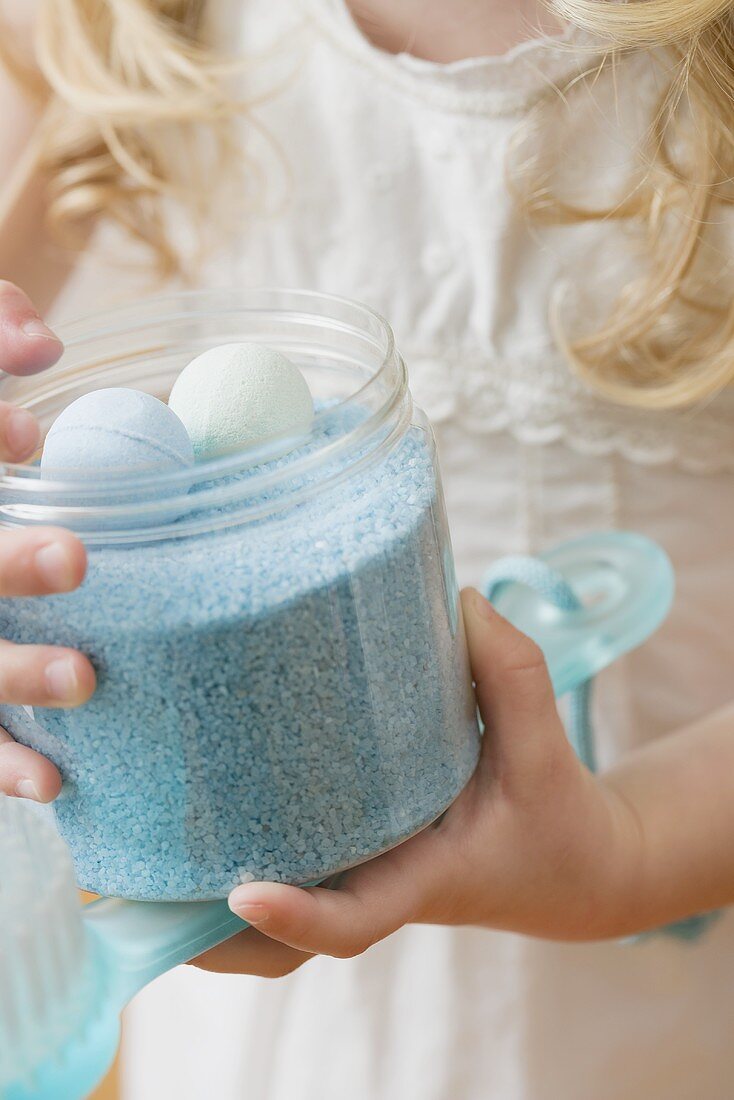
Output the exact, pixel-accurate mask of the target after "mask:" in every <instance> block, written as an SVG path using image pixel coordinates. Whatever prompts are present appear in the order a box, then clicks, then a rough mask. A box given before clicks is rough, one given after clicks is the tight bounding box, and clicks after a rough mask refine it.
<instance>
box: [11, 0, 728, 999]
mask: <svg viewBox="0 0 734 1100" xmlns="http://www.w3.org/2000/svg"><path fill="white" fill-rule="evenodd" d="M29 7H30V5H29ZM353 9H354V15H355V18H356V19H357V20H358V21H359V22H360V24H361V25H362V27H363V29H364V30H365V33H369V35H370V36H371V37H373V38H374V40H375V42H376V43H377V44H378V45H380V46H381V47H382V48H384V49H390V50H392V51H393V52H399V51H400V50H403V49H411V50H412V52H415V53H419V54H420V55H421V56H424V57H428V58H431V59H432V60H436V61H451V60H455V59H457V58H458V57H462V56H464V57H465V56H472V55H476V54H477V53H486V54H491V53H501V52H502V51H503V50H504V49H507V48H508V47H509V46H511V45H514V44H515V43H516V42H518V41H521V40H522V39H523V38H525V37H528V35H529V28H532V27H533V26H535V27H537V26H538V21H539V17H540V14H541V12H542V7H541V5H539V4H535V3H531V2H530V0H527V2H526V0H518V2H516V3H515V4H514V5H513V4H507V3H506V2H505V0H482V3H481V4H480V3H479V2H478V0H451V2H449V0H446V2H445V3H441V4H439V3H438V2H435V3H434V2H432V0H403V2H402V3H401V4H393V3H387V0H354V3H353ZM1 12H2V8H0V13H1ZM545 29H548V30H553V29H555V27H553V26H546V28H545ZM19 95H20V93H18V92H17V89H13V88H11V87H10V86H6V88H5V89H4V90H3V102H4V104H5V105H6V110H5V111H4V113H3V123H2V125H1V126H0V163H1V164H15V163H18V164H20V165H21V166H23V164H24V157H25V155H26V151H27V149H28V147H29V144H28V143H29V141H30V139H31V136H32V132H33V127H34V125H35V124H36V123H37V120H38V117H39V114H40V111H41V110H42V104H40V105H34V104H31V103H29V102H28V101H26V100H22V101H21V99H19V98H18V96H19ZM12 96H16V102H15V108H16V109H14V106H13V101H12V98H11V97H12ZM10 119H12V126H11V124H10V122H8V121H7V120H10ZM25 170H26V171H27V177H26V179H25V180H24V181H22V182H23V186H17V185H16V188H15V190H14V193H13V201H12V203H9V204H6V206H5V208H3V207H1V206H0V271H2V272H3V273H4V274H5V275H8V274H10V273H11V272H13V271H17V272H23V275H22V278H23V281H24V284H25V285H26V287H29V288H30V287H32V288H36V292H37V293H38V294H39V296H40V297H39V301H43V302H48V301H51V300H52V299H53V295H54V293H55V290H56V289H57V288H58V285H59V283H60V281H61V279H62V278H63V274H64V269H63V265H60V266H59V267H57V268H54V267H53V266H52V267H51V268H50V269H49V268H48V265H45V264H43V263H39V262H38V258H39V257H40V256H43V254H44V253H43V248H44V240H43V231H42V228H41V227H42V218H41V216H40V214H41V202H42V198H41V197H42V189H41V187H40V184H39V181H38V179H37V178H36V176H35V174H34V171H33V165H32V161H29V162H28V165H27V167H26V169H25ZM28 257H34V258H35V262H34V263H29V260H28ZM49 270H50V272H51V274H50V275H49ZM41 273H43V276H42V277H41ZM18 277H20V276H18ZM61 351H62V348H61V344H60V343H59V341H58V340H57V339H56V338H55V337H54V335H53V333H51V332H50V331H49V330H48V329H47V328H46V327H45V326H44V325H43V323H42V321H41V319H40V317H39V315H38V313H37V312H36V309H35V307H34V305H33V304H32V303H31V301H30V300H29V298H28V297H26V295H25V294H24V293H23V292H21V291H20V290H19V289H18V288H17V287H16V286H13V285H12V284H11V283H8V282H0V361H2V363H3V366H4V368H5V369H6V370H7V371H9V372H10V373H14V374H30V373H34V372H36V371H40V370H43V369H45V368H46V367H48V366H50V365H51V364H52V363H54V362H56V360H57V359H58V357H59V355H60V354H61ZM37 442H38V428H37V426H36V425H35V424H34V423H33V422H32V421H29V419H28V418H27V417H26V418H25V419H24V420H23V422H22V423H21V421H18V420H16V414H14V412H13V410H11V409H10V408H9V407H8V406H7V405H2V404H0V460H2V461H22V460H23V459H24V458H26V457H28V456H29V455H30V454H31V453H32V452H33V451H34V449H35V447H36V445H37ZM44 555H45V556H44ZM85 568H86V558H85V553H84V549H83V547H82V546H81V544H80V543H79V541H78V540H77V539H75V538H74V537H73V536H72V535H71V534H69V533H68V532H64V531H61V530H53V529H46V530H34V531H27V532H0V598H5V597H7V598H12V597H13V596H18V595H29V594H39V595H42V594H47V593H51V592H62V591H71V590H72V589H74V588H75V587H77V585H78V584H80V583H81V581H82V579H83V576H84V571H85ZM462 605H463V613H464V621H465V624H466V631H467V638H468V643H469V652H470V659H471V665H472V675H473V678H474V681H475V683H476V691H477V701H478V705H479V708H480V710H481V713H482V716H483V719H484V723H485V736H484V739H483V748H482V755H481V760H480V763H479V766H478V768H477V771H476V773H475V775H474V777H473V778H472V780H471V781H470V783H469V784H468V786H467V787H466V789H465V790H464V792H463V793H462V795H461V796H460V798H459V799H458V800H457V801H456V802H455V803H454V805H453V806H452V807H451V808H450V809H449V810H448V811H447V813H446V814H445V815H444V816H443V818H442V819H441V821H440V822H439V823H438V824H437V825H436V826H434V827H433V828H431V829H428V830H426V831H425V832H423V833H422V834H420V835H419V836H417V837H415V838H413V839H412V840H410V841H408V842H406V843H405V844H403V845H401V846H400V847H398V848H396V849H394V850H393V851H391V852H389V853H387V854H386V855H383V856H381V857H380V858H378V859H375V860H373V861H371V862H370V863H367V864H364V865H362V866H361V867H358V868H355V869H354V870H352V871H349V872H347V873H346V874H344V875H341V876H339V877H338V879H337V880H336V881H334V882H332V883H331V884H330V888H322V887H316V888H312V889H298V888H295V887H289V886H283V885H278V884H273V883H248V884H247V885H244V886H240V887H238V888H237V889H236V890H234V891H233V892H232V895H231V897H230V905H231V906H232V908H233V910H234V911H235V912H237V913H239V914H240V915H241V916H242V917H243V919H246V920H247V921H248V922H250V924H251V925H252V927H251V928H248V929H247V930H246V931H244V932H243V933H242V934H240V935H239V936H237V937H235V938H234V939H232V940H230V941H229V942H228V943H226V944H224V945H222V946H221V947H219V948H217V949H216V950H214V951H210V952H208V953H207V954H206V955H205V956H202V958H201V959H199V960H198V962H197V965H199V966H200V967H202V968H204V969H208V970H212V971H220V972H228V973H247V974H259V975H263V976H266V977H277V976H280V975H284V974H287V973H289V972H291V971H293V970H295V969H296V968H297V967H299V966H301V965H302V964H303V963H304V962H306V961H308V960H309V959H310V958H312V957H313V956H314V955H315V954H327V955H332V956H335V957H339V958H347V957H352V956H355V955H358V954H360V953H361V952H363V951H365V950H367V949H368V948H369V947H370V946H371V945H372V944H374V943H376V942H377V941H379V940H381V939H383V938H384V937H385V936H387V935H390V934H391V933H392V932H394V931H396V930H397V929H398V928H400V927H402V926H403V925H405V924H409V923H433V924H444V925H472V926H476V927H486V928H490V927H492V928H503V929H511V930H514V931H518V932H523V933H526V934H528V935H533V936H542V937H546V938H551V939H563V940H588V939H601V938H605V937H612V936H620V935H627V934H631V933H633V932H638V931H641V930H644V929H646V928H652V927H655V926H656V925H659V924H663V923H666V922H668V921H671V920H677V919H680V918H682V917H684V916H687V915H689V914H691V913H694V912H699V911H703V910H707V909H712V908H717V907H719V906H722V905H727V904H730V903H732V902H734V842H732V837H734V737H732V732H733V731H734V704H732V706H730V707H728V708H726V709H725V710H723V711H721V712H719V713H717V714H713V715H710V716H708V717H707V718H706V719H704V720H703V721H701V722H700V723H698V724H696V725H694V726H691V727H689V728H687V729H684V730H681V731H679V732H677V733H673V734H671V735H670V736H669V737H666V738H664V739H663V740H661V741H658V742H656V743H654V744H653V745H651V746H650V747H648V748H645V749H642V750H638V751H636V752H631V753H629V754H628V755H627V756H626V757H625V759H624V761H623V762H622V763H621V764H620V765H619V766H617V767H616V768H614V769H613V770H612V771H610V772H607V773H606V774H605V775H603V776H600V777H594V776H592V775H591V774H590V773H589V772H588V771H587V770H586V769H585V768H584V767H583V766H582V765H581V764H580V763H579V761H578V760H577V759H576V757H575V756H574V754H573V752H572V750H571V748H570V746H569V744H568V742H567V740H566V737H565V733H564V730H563V727H562V725H561V722H560V719H559V716H558V713H557V710H556V704H555V700H554V698H553V692H552V689H551V685H550V680H549V677H548V672H547V669H546V667H545V663H544V661H543V657H542V654H541V653H540V651H539V650H538V649H537V647H536V646H535V645H534V644H533V643H532V642H531V641H530V640H529V639H528V638H526V637H524V636H523V635H522V634H520V633H519V632H518V631H516V630H515V629H514V628H513V627H512V626H511V625H510V624H509V623H508V622H506V621H505V620H504V619H502V617H501V616H499V615H498V614H497V613H496V612H495V611H494V610H493V609H492V608H491V607H490V605H489V604H487V602H486V601H485V600H483V599H482V597H481V596H480V595H479V594H478V593H476V592H474V591H473V590H467V591H466V592H464V593H463V596H462ZM59 662H60V664H59ZM62 672H63V673H66V674H67V676H66V680H64V676H63V675H62ZM64 683H66V694H65V695H64V693H63V692H62V691H61V689H62V687H63V684H64ZM93 690H94V672H93V670H92V668H91V666H90V665H89V662H88V661H87V660H86V659H85V658H84V657H83V656H81V655H79V654H75V653H73V652H71V651H68V650H59V649H53V648H52V647H43V646H29V647H19V646H13V645H11V644H10V643H8V642H2V641H0V701H2V702H12V703H23V704H32V705H34V706H44V705H50V704H53V705H54V706H59V705H64V706H77V705H80V704H82V703H84V702H85V701H86V700H87V699H88V698H89V697H90V696H91V694H92V692H93ZM60 692H61V694H62V695H64V697H63V698H61V697H60V695H59V693H60ZM60 783H61V780H60V776H59V775H58V773H57V772H56V769H55V768H54V767H53V766H52V765H51V764H50V763H49V762H48V761H46V760H44V759H43V758H42V757H40V756H38V755H37V754H35V753H33V752H31V751H30V750H28V749H25V748H23V747H21V746H18V745H15V744H14V743H13V742H12V740H11V738H10V737H9V736H8V734H7V733H5V732H4V731H0V790H2V791H4V792H5V793H7V794H11V795H19V796H24V797H31V798H35V799H37V800H39V801H43V802H48V801H51V800H52V799H53V798H54V797H55V796H56V794H57V793H58V791H59V788H60Z"/></svg>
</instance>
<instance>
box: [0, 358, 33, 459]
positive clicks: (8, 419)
mask: <svg viewBox="0 0 734 1100" xmlns="http://www.w3.org/2000/svg"><path fill="white" fill-rule="evenodd" d="M1 362H2V359H1V358H0V363H1ZM40 438H41V432H40V429H39V427H38V421H37V420H36V418H35V417H34V416H32V415H31V414H30V413H29V412H28V411H27V410H26V409H18V408H16V407H15V406H14V405H9V404H8V403H7V402H6V401H0V460H2V461H3V462H22V461H23V460H24V459H26V458H29V457H30V456H31V455H32V454H33V452H34V451H35V449H36V447H37V446H38V442H39V439H40Z"/></svg>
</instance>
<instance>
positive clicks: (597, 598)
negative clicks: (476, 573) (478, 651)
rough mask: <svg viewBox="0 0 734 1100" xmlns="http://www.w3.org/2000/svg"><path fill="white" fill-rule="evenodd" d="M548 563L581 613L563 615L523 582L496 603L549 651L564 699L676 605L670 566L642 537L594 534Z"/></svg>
mask: <svg viewBox="0 0 734 1100" xmlns="http://www.w3.org/2000/svg"><path fill="white" fill-rule="evenodd" d="M541 560H542V561H544V562H545V563H546V564H547V565H549V566H550V567H551V568H552V569H553V570H554V571H555V572H556V573H559V574H560V575H561V576H562V577H563V579H564V580H565V581H566V582H567V583H568V585H569V586H570V587H571V589H572V590H573V592H574V594H575V595H576V597H577V598H578V600H579V601H580V604H581V607H580V609H579V610H571V611H569V610H561V609H559V608H558V607H556V606H554V605H553V604H552V603H551V602H550V601H549V600H548V599H546V598H545V597H544V596H542V595H540V594H539V593H538V592H536V591H534V590H533V589H531V588H529V587H527V586H526V585H525V584H522V583H508V584H506V585H503V586H502V588H501V589H500V590H499V591H498V593H497V595H496V597H495V598H494V600H493V602H494V604H495V606H496V607H497V609H498V610H499V611H500V612H501V613H502V614H503V615H504V616H505V617H506V618H507V619H509V620H510V622H511V623H513V624H514V625H515V626H516V627H517V628H518V629H519V630H522V631H523V633H525V634H528V635H529V636H530V637H531V638H532V639H533V640H534V641H535V642H537V643H538V645H539V646H540V648H541V649H542V650H543V653H544V654H545V658H546V661H547V662H548V669H549V672H550V675H551V679H552V681H553V687H554V690H555V693H556V695H558V696H560V695H565V694H566V692H569V691H572V690H573V689H574V688H577V687H579V686H580V685H581V684H583V683H585V681H587V680H589V679H590V678H591V677H592V676H595V675H596V674H597V672H601V670H602V669H604V668H606V667H607V666H608V665H610V664H612V663H613V662H614V661H616V660H617V659H618V658H619V657H621V656H622V655H623V654H625V653H628V652H629V651H630V650H632V649H634V648H635V647H636V646H638V645H640V644H641V643H642V642H644V641H645V640H646V639H647V638H649V637H650V635H651V634H653V633H654V632H655V630H657V628H658V627H659V626H660V624H661V623H662V622H663V620H664V619H665V617H666V616H667V614H668V612H669V610H670V607H671V604H672V602H673V595H674V592H675V581H674V575H673V567H672V566H671V564H670V560H669V558H668V556H667V555H666V554H665V552H664V551H663V550H662V549H661V548H660V547H659V546H658V545H657V544H656V543H654V542H651V541H650V539H647V538H644V537H643V536H642V535H637V534H631V533H629V532H620V531H614V532H608V533H604V534H598V535H589V536H586V537H584V538H580V539H576V540H574V541H572V542H566V543H563V545H561V546H559V547H557V548H555V549H553V550H550V551H549V552H548V553H546V554H542V555H541Z"/></svg>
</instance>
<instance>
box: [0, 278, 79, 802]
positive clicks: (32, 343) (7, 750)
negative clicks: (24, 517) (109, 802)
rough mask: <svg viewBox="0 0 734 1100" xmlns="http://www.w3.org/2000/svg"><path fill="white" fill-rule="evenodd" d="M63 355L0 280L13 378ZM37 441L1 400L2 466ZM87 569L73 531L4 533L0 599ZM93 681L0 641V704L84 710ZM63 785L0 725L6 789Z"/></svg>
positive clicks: (60, 660)
mask: <svg viewBox="0 0 734 1100" xmlns="http://www.w3.org/2000/svg"><path fill="white" fill-rule="evenodd" d="M62 350H63V347H62V344H61V341H60V340H58V339H57V338H56V337H55V336H54V334H53V333H52V332H51V331H50V330H49V329H47V328H46V326H45V325H44V324H43V322H42V321H41V319H40V317H39V316H38V314H37V313H36V310H35V309H34V308H33V306H32V304H31V303H30V302H29V300H28V298H26V296H25V294H23V292H22V291H20V290H18V288H17V287H15V286H13V285H12V284H11V283H7V282H3V281H2V280H0V367H2V369H3V370H5V371H6V372H7V373H8V374H20V375H23V374H36V373H37V372H38V371H42V370H45V369H46V368H47V367H50V366H51V365H52V364H53V363H55V362H56V360H57V359H58V358H59V356H60V355H61V352H62ZM38 440H39V429H38V424H37V423H36V421H35V419H34V418H33V417H32V416H31V415H30V413H28V412H25V411H24V410H22V409H15V408H13V406H12V405H8V404H6V403H5V402H0V461H2V462H22V461H24V460H25V459H27V458H29V457H30V455H32V454H33V452H34V451H35V449H36V447H37V446H38ZM85 570H86V555H85V552H84V547H83V546H82V544H81V543H80V542H79V540H78V539H77V538H75V537H74V536H73V535H72V534H70V533H69V532H68V531H64V530H61V529H57V528H52V527H37V528H35V529H33V530H18V531H0V598H5V597H8V596H45V595H48V594H50V593H53V592H70V591H71V590H72V589H74V588H77V587H78V586H79V585H80V584H81V582H82V579H83V577H84V572H85ZM94 683H95V681H94V670H93V669H92V666H91V665H90V663H89V661H88V660H87V659H86V657H83V656H82V655H81V654H79V653H75V652H74V651H73V650H70V649H60V648H55V647H52V646H41V645H34V646H30V645H29V646H18V645H13V643H11V642H6V641H2V640H1V639H0V703H11V704H23V705H28V706H35V707H49V706H53V707H73V706H78V704H79V703H84V702H86V700H87V699H88V698H89V697H90V695H91V694H92V692H93V691H94ZM60 787H61V777H60V776H59V773H58V772H57V770H56V768H55V767H54V766H53V764H51V763H50V762H49V761H48V760H45V759H44V758H43V757H42V756H39V755H38V754H37V753H35V752H32V751H31V750H30V749H27V748H24V747H23V746H22V745H16V744H15V743H14V742H13V740H12V738H11V737H10V736H9V734H8V733H6V731H5V730H3V729H2V728H0V791H2V792H3V793H5V794H10V795H19V796H20V797H25V798H33V799H35V800H36V801H38V802H50V801H51V799H53V798H55V797H56V795H57V794H58V793H59V789H60Z"/></svg>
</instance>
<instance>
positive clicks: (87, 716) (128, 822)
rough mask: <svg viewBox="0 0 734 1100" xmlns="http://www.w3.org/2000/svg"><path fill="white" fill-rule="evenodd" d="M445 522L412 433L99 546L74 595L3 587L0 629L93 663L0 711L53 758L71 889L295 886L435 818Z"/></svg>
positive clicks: (448, 581) (464, 725)
mask: <svg viewBox="0 0 734 1100" xmlns="http://www.w3.org/2000/svg"><path fill="white" fill-rule="evenodd" d="M348 415H349V416H353V415H354V413H353V411H352V412H351V413H349V414H347V413H346V412H345V413H343V414H340V413H337V414H335V415H334V416H333V417H332V418H331V421H330V422H329V424H328V426H326V427H324V428H323V429H322V434H324V435H326V436H329V435H334V436H336V437H338V435H339V432H340V431H341V432H343V431H344V430H345V427H349V425H345V423H343V422H340V417H341V418H342V421H343V419H344V418H345V417H347V416H348ZM324 442H328V439H326V440H324V439H323V438H322V439H320V440H318V439H317V440H316V441H315V442H314V444H313V446H317V445H319V446H322V445H323V444H324ZM287 461H288V459H283V460H281V462H287ZM242 476H243V477H244V478H246V476H247V475H242ZM220 518H221V517H220ZM444 524H445V520H444V516H443V508H442V503H441V500H440V492H439V490H438V489H437V486H436V482H435V474H434V466H433V461H432V454H431V450H430V448H429V446H428V444H427V441H426V436H425V434H424V432H423V431H422V430H421V429H420V428H411V429H410V430H409V431H408V432H407V434H406V435H405V436H404V437H403V438H402V440H401V441H400V442H399V443H398V445H397V446H395V447H394V448H393V449H392V450H390V451H388V452H387V454H385V455H383V456H382V457H380V458H379V459H378V460H377V461H372V462H370V463H367V464H365V465H364V466H363V467H361V468H360V469H358V470H350V472H349V474H348V476H346V477H345V478H344V479H343V480H341V481H339V482H337V483H334V482H332V483H330V484H327V485H326V486H324V487H322V488H321V489H319V491H318V492H317V493H316V495H314V496H312V497H311V498H310V499H308V500H305V501H304V502H303V503H300V504H298V505H297V506H295V507H287V508H284V509H283V510H281V511H275V512H274V513H273V514H271V515H269V516H267V517H265V518H263V519H262V520H260V521H257V522H249V523H246V524H239V525H236V524H235V525H232V526H228V527H226V526H225V527H223V528H221V529H218V530H213V531H211V532H210V533H208V534H197V535H195V536H188V537H181V538H175V537H169V538H164V539H159V540H148V541H141V542H139V543H135V544H130V545H119V544H118V545H114V544H106V545H105V544H102V545H97V546H93V547H90V555H89V556H90V563H89V571H88V575H87V578H86V579H85V581H84V584H83V586H82V588H81V589H80V590H79V591H78V592H75V593H70V594H68V595H62V596H54V597H43V598H31V599H22V600H11V601H2V605H1V606H0V636H2V637H9V638H12V639H13V640H15V641H19V642H40V641H43V642H47V643H57V644H62V645H70V646H74V647H76V648H78V649H81V650H82V651H83V652H85V653H87V654H88V655H89V656H90V658H91V659H92V661H93V663H94V665H95V667H96V669H97V673H98V688H97V692H96V694H95V696H94V697H93V699H92V700H91V701H90V702H89V703H87V704H86V705H85V706H84V707H82V708H80V709H78V710H75V711H62V710H37V711H36V713H35V722H30V721H29V720H28V717H27V715H26V714H25V712H23V711H21V710H19V709H18V708H11V707H3V708H0V711H1V712H2V713H0V719H1V720H2V721H3V722H4V723H5V724H6V725H7V726H8V727H9V728H10V729H11V731H13V732H15V734H16V736H18V738H19V739H20V740H22V741H24V743H26V744H31V745H32V746H33V747H35V748H38V749H39V750H40V751H42V752H44V753H45V754H46V755H48V756H50V757H51V759H53V760H54V761H55V762H56V763H57V764H58V766H59V767H60V768H61V770H62V773H63V775H64V777H65V784H64V790H63V792H62V795H61V797H60V798H59V801H58V803H57V805H56V815H57V820H58V825H59V828H60V830H61V832H62V834H63V835H64V837H65V839H66V840H67V842H68V843H69V844H70V846H71V849H72V853H73V856H74V859H75V863H76V868H77V873H78V878H79V883H80V885H81V886H82V887H84V888H86V889H89V890H94V891H96V892H98V893H102V894H109V895H118V896H122V897H128V898H140V899H157V900H164V899H166V900H169V899H198V898H201V899H204V898H215V897H222V896H224V895H226V894H227V893H228V891H229V890H230V889H231V888H232V887H233V886H235V885H236V884H237V883H240V882H243V881H249V880H252V879H268V880H275V881H282V882H291V883H303V882H307V881H312V880H315V879H319V878H322V877H324V876H325V875H328V874H330V873H332V872H335V871H337V870H340V869H342V868H344V867H347V866H350V865H352V864H354V863H357V862H359V861H361V860H364V859H366V858H368V857H370V856H372V855H376V854H377V853H379V852H381V851H384V850H386V849H387V848H389V847H391V846H393V845H395V844H396V843H399V842H400V841H401V840H403V839H405V838H407V837H408V836H410V835H412V834H413V833H415V832H417V831H418V830H419V829H421V828H422V827H423V826H425V825H426V824H427V823H429V822H430V821H432V820H433V819H435V818H436V817H437V816H438V815H439V814H440V813H441V812H442V811H443V810H444V809H445V808H446V806H447V805H448V804H450V803H451V801H452V800H453V799H454V798H455V797H456V796H457V794H458V793H459V792H460V790H461V789H462V787H463V786H464V784H465V783H466V782H467V780H468V779H469V777H470V775H471V773H472V771H473V769H474V766H475V764H476V760H477V754H478V733H477V727H476V718H475V709H474V703H473V695H472V692H471V689H470V685H469V683H468V675H467V665H466V654H465V651H464V643H463V639H462V636H461V628H460V626H459V624H458V622H457V617H456V610H457V592H456V585H455V581H454V578H453V570H452V567H451V554H450V548H449V547H448V545H447V543H446V542H445V534H444Z"/></svg>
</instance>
